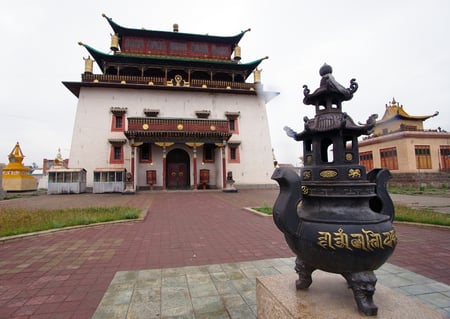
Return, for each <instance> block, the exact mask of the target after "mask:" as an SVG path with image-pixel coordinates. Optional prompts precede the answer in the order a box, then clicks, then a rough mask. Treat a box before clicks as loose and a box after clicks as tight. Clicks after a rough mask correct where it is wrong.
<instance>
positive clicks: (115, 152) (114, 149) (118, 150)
mask: <svg viewBox="0 0 450 319" xmlns="http://www.w3.org/2000/svg"><path fill="white" fill-rule="evenodd" d="M109 162H110V163H111V164H123V146H122V145H117V144H113V145H111V154H110V159H109Z"/></svg>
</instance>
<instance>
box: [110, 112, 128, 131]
mask: <svg viewBox="0 0 450 319" xmlns="http://www.w3.org/2000/svg"><path fill="white" fill-rule="evenodd" d="M124 121H125V115H124V114H120V115H117V114H113V117H112V125H111V131H113V132H123V131H125V125H124Z"/></svg>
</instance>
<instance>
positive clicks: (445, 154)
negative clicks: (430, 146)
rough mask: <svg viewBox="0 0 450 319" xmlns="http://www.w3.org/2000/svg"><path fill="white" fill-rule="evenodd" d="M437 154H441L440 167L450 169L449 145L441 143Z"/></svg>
mask: <svg viewBox="0 0 450 319" xmlns="http://www.w3.org/2000/svg"><path fill="white" fill-rule="evenodd" d="M439 154H440V155H441V162H440V165H441V169H442V170H449V169H450V145H441V146H440V150H439Z"/></svg>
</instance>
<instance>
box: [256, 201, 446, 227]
mask: <svg viewBox="0 0 450 319" xmlns="http://www.w3.org/2000/svg"><path fill="white" fill-rule="evenodd" d="M253 209H254V210H256V211H258V212H260V213H263V214H266V215H272V207H269V206H266V205H264V206H261V207H253ZM395 220H396V221H404V222H413V223H421V224H431V225H441V226H450V214H444V213H438V212H434V211H432V210H430V209H415V208H410V207H407V206H403V205H395Z"/></svg>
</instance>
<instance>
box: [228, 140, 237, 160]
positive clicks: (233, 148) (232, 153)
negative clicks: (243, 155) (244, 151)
mask: <svg viewBox="0 0 450 319" xmlns="http://www.w3.org/2000/svg"><path fill="white" fill-rule="evenodd" d="M228 162H229V163H240V157H239V145H236V144H232V145H228Z"/></svg>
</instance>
